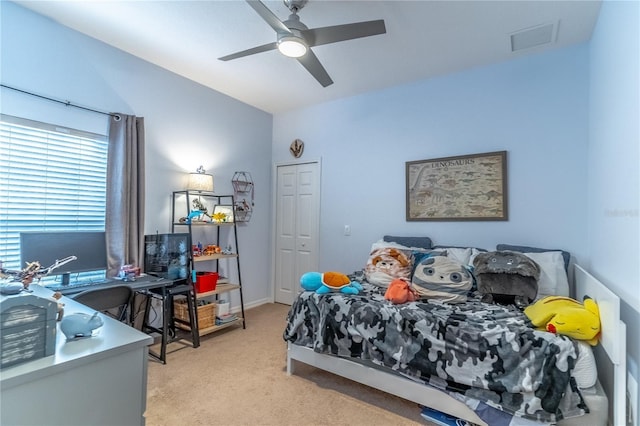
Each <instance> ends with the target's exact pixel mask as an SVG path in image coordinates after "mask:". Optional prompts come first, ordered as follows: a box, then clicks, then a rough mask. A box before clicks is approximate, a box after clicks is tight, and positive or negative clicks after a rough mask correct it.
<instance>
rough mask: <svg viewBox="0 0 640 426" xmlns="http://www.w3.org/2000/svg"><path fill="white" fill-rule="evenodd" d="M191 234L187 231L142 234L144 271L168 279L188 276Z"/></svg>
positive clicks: (181, 278) (184, 278)
mask: <svg viewBox="0 0 640 426" xmlns="http://www.w3.org/2000/svg"><path fill="white" fill-rule="evenodd" d="M190 259H191V235H190V234H189V233H176V234H153V235H145V236H144V272H145V273H147V274H149V275H154V276H157V277H162V278H167V279H170V280H186V279H187V278H188V277H189V271H190V269H189V268H190Z"/></svg>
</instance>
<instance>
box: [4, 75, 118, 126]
mask: <svg viewBox="0 0 640 426" xmlns="http://www.w3.org/2000/svg"><path fill="white" fill-rule="evenodd" d="M0 87H5V88H7V89H11V90H15V91H16V92H20V93H24V94H26V95H31V96H35V97H36V98H40V99H46V100H48V101H52V102H57V103H59V104H63V105H66V106H71V107H74V108H80V109H83V110H85V111H91V112H95V113H98V114H104V115H109V116H111V117H115V118H116V119H120V115H118V114H113V113H111V112H105V111H100V110H97V109H92V108H87V107H83V106H80V105H76V104H73V103H71V102H70V101H61V100H59V99H54V98H50V97H48V96H43V95H38V94H37V93H31V92H27V91H26V90H22V89H18V88H15V87H11V86H7V85H6V84H1V83H0Z"/></svg>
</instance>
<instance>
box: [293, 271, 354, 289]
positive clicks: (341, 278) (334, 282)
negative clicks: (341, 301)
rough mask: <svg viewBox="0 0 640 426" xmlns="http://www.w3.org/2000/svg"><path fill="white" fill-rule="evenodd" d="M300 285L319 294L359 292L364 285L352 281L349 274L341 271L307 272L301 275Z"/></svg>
mask: <svg viewBox="0 0 640 426" xmlns="http://www.w3.org/2000/svg"><path fill="white" fill-rule="evenodd" d="M300 285H301V286H302V288H303V289H305V290H307V291H315V292H316V293H318V294H327V293H330V292H332V291H333V292H340V293H345V294H358V293H359V292H360V290H362V286H361V285H360V283H359V282H357V281H351V280H350V279H349V277H348V276H346V275H345V274H341V273H340V272H325V273H320V272H307V273H305V274H302V276H301V277H300Z"/></svg>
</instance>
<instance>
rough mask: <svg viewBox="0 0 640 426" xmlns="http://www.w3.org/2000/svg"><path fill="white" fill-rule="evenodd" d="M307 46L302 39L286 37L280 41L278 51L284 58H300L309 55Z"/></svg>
mask: <svg viewBox="0 0 640 426" xmlns="http://www.w3.org/2000/svg"><path fill="white" fill-rule="evenodd" d="M308 49H309V48H308V47H307V44H306V43H305V42H304V40H302V39H301V38H300V37H296V36H284V37H280V39H279V40H278V50H279V51H280V53H282V54H283V55H284V56H288V57H290V58H300V57H301V56H304V55H305V54H306V53H307V50H308Z"/></svg>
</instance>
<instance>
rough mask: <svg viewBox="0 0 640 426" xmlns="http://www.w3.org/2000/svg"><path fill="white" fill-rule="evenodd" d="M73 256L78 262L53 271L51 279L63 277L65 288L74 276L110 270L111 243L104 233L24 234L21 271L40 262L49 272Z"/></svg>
mask: <svg viewBox="0 0 640 426" xmlns="http://www.w3.org/2000/svg"><path fill="white" fill-rule="evenodd" d="M69 256H76V257H77V259H76V260H73V261H71V262H69V263H66V264H64V265H62V266H61V267H59V268H57V269H54V270H53V271H51V273H50V275H61V276H62V284H63V285H67V284H69V280H70V275H71V274H76V273H80V272H91V271H106V270H107V243H106V237H105V233H104V232H100V231H98V232H96V231H55V232H46V231H45V232H21V233H20V261H21V267H24V266H25V264H26V262H35V261H37V262H39V263H40V266H41V267H43V268H46V267H48V266H51V265H53V264H54V263H55V262H56V260H62V259H64V258H66V257H69Z"/></svg>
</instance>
